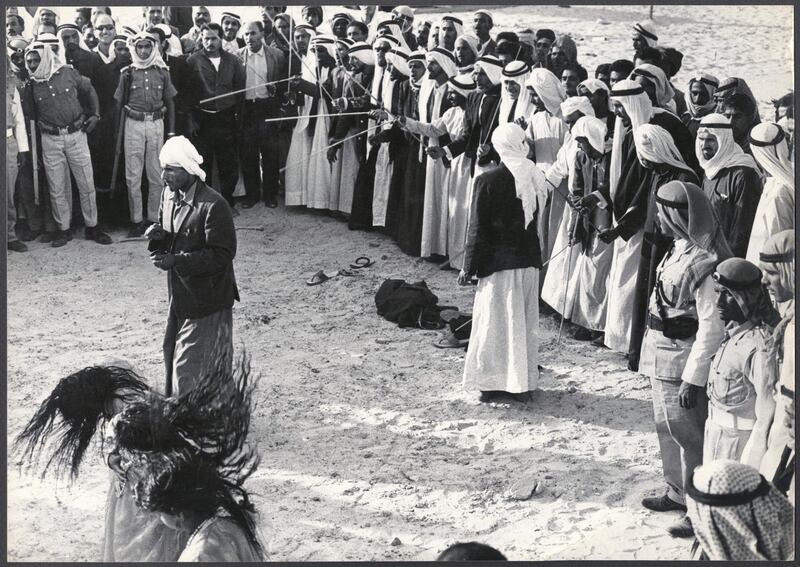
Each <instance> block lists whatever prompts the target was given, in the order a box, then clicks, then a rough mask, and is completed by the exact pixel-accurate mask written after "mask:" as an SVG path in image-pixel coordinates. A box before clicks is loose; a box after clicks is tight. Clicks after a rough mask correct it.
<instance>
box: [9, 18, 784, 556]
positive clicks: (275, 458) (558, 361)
mask: <svg viewBox="0 0 800 567" xmlns="http://www.w3.org/2000/svg"><path fill="white" fill-rule="evenodd" d="M705 10H713V16H712V17H707V18H705V20H704V21H703V22H701V18H702V17H703V16H702V14H703V12H704V11H705ZM520 13H532V14H535V16H536V18H535V21H534V20H531V25H532V26H533V27H536V26H537V25H541V26H543V25H545V24H546V25H548V26H550V27H553V28H555V29H559V30H563V29H570V30H573V31H574V35H575V36H576V37H578V38H583V40H582V41H579V46H580V53H581V54H582V55H581V57H582V59H583V61H584V64H586V65H587V66H588V67H589V68H590V69H591V68H593V66H594V64H593V62H592V61H593V60H592V58H591V57H590V55H589V53H590V52H594V53H598V54H599V53H603V54H604V57H603V61H605V60H611V59H613V58H616V57H618V56H622V55H625V54H627V52H628V51H629V39H628V35H627V34H628V29H629V27H630V25H631V23H632V22H633V21H635V20H637V19H640V18H641V17H642V15H643V14H646V8H643V7H638V8H637V7H617V8H612V9H607V8H572V9H568V10H567V9H559V8H556V7H548V6H545V7H536V8H533V9H527V8H526V9H523V8H508V9H504V10H503V11H502V20H503V21H507V22H510V21H512V20H514V19H516V18H517V17H518V15H519V14H520ZM667 14H669V16H667ZM656 18H657V20H658V21H659V24H660V26H661V30H662V33H663V34H664V36H665V37H671V38H674V41H667V42H665V43H670V44H672V45H676V46H678V47H681V46H685V45H689V44H691V45H697V46H698V48H697V53H694V52H693V53H689V54H687V60H685V62H684V69H685V70H686V71H685V72H682V75H681V76H684V77H688V76H689V75H688V73H691V71H692V70H694V69H695V68H698V69H699V68H703V69H704V70H709V67H708V66H707V65H706V63H708V62H710V61H713V60H714V58H713V56H712V53H715V54H716V58H717V60H718V61H719V62H720V63H719V65H720V66H719V67H718V69H719V71H718V74H719V76H720V77H722V76H724V75H726V74H739V75H740V76H744V77H745V78H747V79H748V81H750V83H751V84H752V85H753V86H754V90H755V91H756V95H757V96H758V97H759V99H760V100H762V101H766V100H767V99H768V98H769V97H771V96H775V95H779V94H782V93H783V92H785V91H786V89H787V88H788V87H789V86H790V85H791V66H790V64H789V63H788V62H787V61H786V60H785V58H784V57H783V55H782V53H783V51H784V46H786V45H787V44H788V41H789V38H790V37H791V33H792V29H791V21H792V12H791V8H790V7H771V8H768V7H759V8H752V7H736V8H735V9H725V8H719V7H717V8H701V7H690V8H685V9H683V8H680V7H674V8H661V7H659V8H656ZM498 20H500V18H498ZM598 20H603V21H609V22H613V23H611V24H598V23H597V21H598ZM706 22H707V23H706ZM712 23H713V24H714V25H713V27H712ZM499 27H502V26H499ZM614 34H616V35H621V36H622V39H615V38H614V37H613V35H614ZM742 34H746V35H747V36H748V41H747V42H746V43H743V42H742V41H741V38H742ZM603 38H605V39H603ZM678 40H680V41H678ZM734 48H735V49H734ZM699 54H704V57H700V56H699ZM695 58H696V59H695ZM598 61H599V59H598ZM693 61H694V62H695V63H696V65H694V64H692V62H693ZM723 61H724V66H723V65H722V63H721V62H723ZM712 70H714V69H712ZM684 73H686V74H684ZM236 225H237V227H239V228H240V230H238V231H237V235H238V237H239V251H238V255H237V258H236V261H235V268H236V274H237V279H238V282H239V286H240V291H241V295H242V302H241V303H239V304H237V305H236V307H235V308H234V327H235V340H236V343H237V347H238V348H243V347H246V348H247V350H248V351H249V352H250V354H251V355H252V357H253V365H254V368H256V369H257V370H258V371H260V373H261V374H262V378H261V382H260V386H259V389H258V394H257V400H258V406H257V408H256V410H255V416H254V420H253V438H254V439H255V440H257V441H258V443H259V446H260V449H261V452H262V454H263V462H262V467H261V469H260V470H259V471H258V472H257V473H256V474H255V475H254V476H253V477H252V479H251V480H250V482H249V487H250V489H251V490H252V491H253V492H254V493H255V500H256V504H257V506H258V508H259V510H260V511H261V513H262V518H263V522H264V529H265V532H266V533H267V536H268V538H269V539H270V542H271V543H270V547H271V558H272V559H275V560H393V559H394V560H410V559H432V558H434V557H435V556H436V554H437V553H438V552H439V551H441V550H442V549H443V548H444V547H446V546H447V545H449V544H450V543H453V542H454V541H457V540H462V541H463V540H479V541H483V542H487V543H491V544H492V545H494V546H496V547H497V548H499V549H500V550H502V551H503V552H504V553H505V554H506V555H507V556H508V557H509V558H510V559H517V560H533V559H562V560H564V559H682V558H688V547H689V543H690V542H687V541H686V540H674V539H672V538H670V537H669V536H668V535H667V534H666V532H665V528H666V527H667V526H668V525H669V524H670V523H672V522H673V521H674V520H676V519H677V518H678V514H677V513H668V514H656V513H651V512H648V511H646V510H644V509H642V508H641V506H640V505H639V501H640V499H641V498H642V497H643V496H646V495H649V494H652V493H656V492H660V491H661V490H662V485H663V482H662V481H661V465H660V458H659V453H658V446H657V441H656V435H655V431H654V427H653V424H652V407H651V402H650V393H649V384H648V380H647V379H646V378H644V377H642V376H640V375H637V374H633V373H630V372H628V371H627V370H625V369H624V360H623V359H622V357H621V356H620V355H617V354H613V353H611V352H609V351H608V350H604V349H603V350H600V349H596V348H592V347H589V346H587V345H585V344H583V343H578V342H576V341H573V340H571V339H569V338H567V339H566V340H564V341H563V342H562V344H561V345H560V346H559V347H557V348H556V346H555V340H556V334H557V320H555V319H551V318H544V319H543V321H542V328H541V329H540V333H541V343H540V344H541V358H542V361H541V363H542V364H543V365H544V366H545V369H546V370H545V372H544V374H543V377H542V381H541V390H540V391H539V392H538V394H537V395H536V397H535V399H534V400H533V401H532V402H531V403H529V404H527V405H522V404H518V403H512V404H499V405H498V404H492V405H481V404H478V403H477V401H476V399H475V396H474V394H473V393H468V392H463V391H462V390H461V388H460V377H461V371H462V367H463V358H464V354H463V351H460V350H444V351H442V350H438V349H435V348H433V347H432V346H431V343H432V341H434V340H435V339H436V338H437V337H438V333H437V332H433V331H421V330H411V329H399V328H397V327H396V326H395V325H393V324H392V323H389V322H387V321H385V320H383V319H381V318H380V317H379V316H378V315H377V314H376V313H375V307H374V300H373V298H374V293H375V291H376V290H377V288H378V286H379V285H380V283H381V282H382V281H383V280H384V279H385V278H389V277H400V278H404V279H409V280H418V279H423V278H424V279H425V280H427V282H428V283H429V285H430V287H431V288H432V289H433V290H434V292H435V293H437V294H438V295H439V298H440V303H441V304H449V305H456V306H458V307H460V308H462V310H467V311H469V310H470V309H471V304H472V297H473V293H474V291H473V289H472V288H459V287H457V286H456V285H455V273H454V272H444V271H439V270H438V269H437V268H436V267H435V266H434V265H432V264H429V263H427V262H424V261H422V260H418V259H413V258H409V257H406V256H405V255H403V254H402V253H401V252H400V251H399V250H398V249H397V247H396V246H395V245H394V244H393V243H392V242H391V241H390V240H389V239H387V238H386V237H384V236H382V235H380V234H377V233H362V232H351V231H348V229H347V227H346V226H345V225H344V224H343V223H341V222H340V221H337V220H334V219H332V218H329V217H327V216H326V215H324V214H320V213H310V212H303V211H295V210H292V211H286V210H285V209H284V208H283V207H281V208H279V209H276V210H269V209H265V208H263V207H261V206H258V207H256V208H254V209H251V210H248V211H243V213H242V215H241V216H240V217H238V218H237V219H236ZM254 227H259V228H261V227H263V229H264V230H263V231H256V230H246V229H247V228H254ZM113 236H114V237H115V240H119V239H120V238H122V237H124V234H123V232H122V231H117V232H116V233H115V234H114V235H113ZM361 255H368V256H369V257H371V258H372V259H374V260H376V264H375V265H374V266H373V267H371V268H368V269H366V270H362V271H361V272H360V273H359V274H358V275H357V276H355V277H340V278H336V279H334V280H331V281H329V282H327V283H325V284H323V285H321V286H318V287H307V286H306V285H305V283H304V281H305V279H306V278H307V277H309V276H310V275H311V274H312V273H314V272H315V271H317V270H319V269H323V268H324V269H327V270H329V271H330V270H335V269H337V268H340V267H345V266H346V265H347V264H349V263H350V262H352V261H353V260H354V259H355V258H356V257H358V256H361ZM166 295H167V292H166V281H165V277H164V275H163V274H162V273H161V272H160V271H158V270H156V269H155V268H153V267H152V265H151V264H150V262H149V260H148V257H147V253H146V249H145V245H144V244H143V243H141V242H129V243H120V242H117V243H115V244H114V245H112V246H109V247H101V246H98V245H96V244H94V243H90V242H87V241H84V240H81V239H76V240H74V241H73V242H71V243H69V244H68V245H67V246H66V247H64V248H61V249H52V248H50V247H47V246H45V245H43V244H37V243H34V244H33V245H32V246H31V250H30V252H28V253H27V254H12V255H10V257H9V259H8V370H9V372H8V430H9V439H10V438H12V437H13V436H14V435H16V434H17V433H18V432H19V430H20V428H21V426H22V424H23V423H24V422H25V421H26V420H27V419H28V418H29V417H30V416H31V415H32V414H33V411H34V409H35V407H36V406H37V405H38V403H39V402H40V401H41V399H43V398H44V396H45V395H46V394H47V393H48V392H49V391H50V390H51V389H52V387H53V386H54V385H55V383H56V382H57V381H58V379H59V378H61V377H62V376H64V375H66V374H68V373H69V372H70V371H73V370H76V369H78V368H81V367H83V366H85V365H88V364H91V363H96V362H98V361H102V360H104V359H107V357H109V356H117V357H124V358H126V359H127V360H129V361H131V363H132V364H133V365H134V366H135V368H136V369H137V370H138V371H139V372H140V373H142V374H143V375H145V376H147V377H148V378H149V379H150V380H151V384H153V385H154V386H157V387H161V386H162V383H161V381H162V378H161V376H162V363H161V339H162V333H163V326H164V319H165V314H166V308H167V303H166ZM16 465H17V463H16V460H15V459H14V458H13V457H11V458H9V478H8V559H9V560H14V561H90V560H96V559H97V553H98V550H99V545H100V537H101V534H102V523H103V506H104V500H105V496H106V489H107V469H106V468H105V466H104V465H103V464H102V462H101V460H100V459H99V458H98V456H97V454H96V453H95V454H91V455H89V458H88V459H87V462H86V466H85V467H84V469H83V471H82V476H81V478H80V479H79V481H78V482H77V483H76V484H75V485H74V486H72V487H69V486H68V485H67V483H66V482H64V481H62V482H61V483H59V484H58V485H56V484H55V483H54V482H53V481H50V480H46V481H40V480H39V479H38V478H36V477H35V476H29V475H20V474H18V472H17V470H16ZM520 485H524V486H531V487H532V486H537V485H538V488H537V489H536V492H535V494H534V495H533V496H532V497H531V498H530V499H528V500H515V499H514V498H513V493H514V492H515V490H512V488H514V487H519V486H520Z"/></svg>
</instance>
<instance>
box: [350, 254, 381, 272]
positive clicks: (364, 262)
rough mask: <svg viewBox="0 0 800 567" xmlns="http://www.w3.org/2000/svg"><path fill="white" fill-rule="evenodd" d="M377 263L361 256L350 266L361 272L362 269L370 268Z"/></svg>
mask: <svg viewBox="0 0 800 567" xmlns="http://www.w3.org/2000/svg"><path fill="white" fill-rule="evenodd" d="M374 263H375V262H373V261H372V260H370V259H369V258H367V257H366V256H359V257H358V258H356V260H355V262H353V263H352V264H350V267H351V268H352V269H354V270H360V269H361V268H369V267H370V266H371V265H373V264H374Z"/></svg>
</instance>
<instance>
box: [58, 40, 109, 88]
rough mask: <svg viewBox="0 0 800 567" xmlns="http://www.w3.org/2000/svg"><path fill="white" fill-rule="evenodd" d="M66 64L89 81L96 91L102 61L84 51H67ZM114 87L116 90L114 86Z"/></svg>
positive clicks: (89, 52) (91, 53)
mask: <svg viewBox="0 0 800 567" xmlns="http://www.w3.org/2000/svg"><path fill="white" fill-rule="evenodd" d="M67 64H68V65H72V67H73V68H74V69H75V70H76V71H78V73H80V74H81V75H83V76H84V77H86V78H87V79H89V80H90V81H91V82H92V86H93V87H94V88H95V90H97V87H98V85H99V81H98V79H99V77H98V76H97V72H98V71H99V70H100V68H101V67H103V66H104V63H103V60H102V59H100V56H99V55H98V54H97V53H94V52H92V51H86V50H85V49H76V50H75V51H72V52H69V51H68V52H67ZM114 87H115V88H116V85H114Z"/></svg>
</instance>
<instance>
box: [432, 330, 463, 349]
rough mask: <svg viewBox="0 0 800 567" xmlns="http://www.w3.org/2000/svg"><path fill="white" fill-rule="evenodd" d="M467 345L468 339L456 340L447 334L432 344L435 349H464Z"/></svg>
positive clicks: (450, 334) (452, 335) (451, 334)
mask: <svg viewBox="0 0 800 567" xmlns="http://www.w3.org/2000/svg"><path fill="white" fill-rule="evenodd" d="M468 344H469V339H465V340H461V339H457V338H456V337H455V335H454V334H453V333H447V334H446V335H445V336H443V337H442V338H440V339H439V340H438V341H434V342H433V346H435V347H436V348H464V347H465V346H467V345H468Z"/></svg>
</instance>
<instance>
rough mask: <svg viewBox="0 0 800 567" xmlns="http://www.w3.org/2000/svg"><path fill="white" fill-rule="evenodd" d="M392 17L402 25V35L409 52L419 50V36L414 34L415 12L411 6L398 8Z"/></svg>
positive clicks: (393, 11) (393, 10)
mask: <svg viewBox="0 0 800 567" xmlns="http://www.w3.org/2000/svg"><path fill="white" fill-rule="evenodd" d="M392 17H393V18H394V20H395V22H398V23H399V25H400V33H401V35H402V36H403V40H404V41H405V42H406V45H407V46H408V49H409V52H411V51H414V50H415V49H417V45H418V44H417V36H416V35H415V34H414V10H412V9H411V7H410V6H396V7H395V8H394V9H392Z"/></svg>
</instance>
